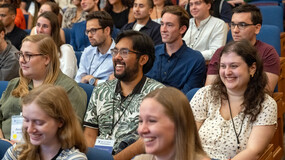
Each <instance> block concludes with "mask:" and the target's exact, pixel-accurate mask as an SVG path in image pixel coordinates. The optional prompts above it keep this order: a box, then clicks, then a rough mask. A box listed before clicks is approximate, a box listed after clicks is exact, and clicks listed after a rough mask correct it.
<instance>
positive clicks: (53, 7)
mask: <svg viewBox="0 0 285 160" xmlns="http://www.w3.org/2000/svg"><path fill="white" fill-rule="evenodd" d="M59 10H60V8H59V7H58V4H56V3H54V2H49V1H48V2H46V3H44V4H43V5H42V6H41V8H40V10H39V12H38V15H37V20H36V24H35V27H33V29H32V30H31V35H35V34H37V33H38V32H37V29H36V27H37V21H38V17H39V16H40V15H41V14H42V13H44V12H53V13H54V14H55V18H56V16H57V15H58V14H59ZM58 26H59V34H60V38H61V41H62V42H63V43H65V34H64V31H63V29H61V27H60V23H58Z"/></svg>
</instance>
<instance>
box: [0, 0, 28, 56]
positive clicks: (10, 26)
mask: <svg viewBox="0 0 285 160" xmlns="http://www.w3.org/2000/svg"><path fill="white" fill-rule="evenodd" d="M0 15H1V16H0V21H2V22H3V24H4V26H5V33H6V35H5V37H6V38H7V39H8V40H10V41H11V43H12V44H13V45H14V46H15V47H16V48H17V49H18V50H20V48H21V44H22V40H23V39H24V38H25V37H26V36H27V32H25V31H24V30H22V29H20V28H18V27H17V26H16V25H15V17H16V8H15V7H14V6H13V5H12V4H3V5H0Z"/></svg>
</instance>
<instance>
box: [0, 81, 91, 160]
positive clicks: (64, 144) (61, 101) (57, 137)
mask: <svg viewBox="0 0 285 160" xmlns="http://www.w3.org/2000/svg"><path fill="white" fill-rule="evenodd" d="M21 104H22V111H23V112H22V113H23V118H24V121H23V138H24V141H25V142H24V143H19V144H16V145H14V146H12V147H10V148H9V149H8V150H7V152H6V154H5V156H4V158H3V159H7V160H8V159H18V160H26V159H77V160H87V157H86V155H85V154H84V152H85V151H86V149H87V147H86V144H85V139H84V135H83V132H82V128H81V125H80V123H79V121H78V119H77V115H76V114H75V112H74V110H73V109H72V105H71V103H70V101H69V99H68V96H67V93H66V91H65V90H64V88H62V87H59V86H53V85H48V84H47V85H42V86H40V87H38V88H35V89H34V90H32V91H31V92H30V93H29V94H27V95H25V96H23V97H22V100H21ZM82 152H83V153H82Z"/></svg>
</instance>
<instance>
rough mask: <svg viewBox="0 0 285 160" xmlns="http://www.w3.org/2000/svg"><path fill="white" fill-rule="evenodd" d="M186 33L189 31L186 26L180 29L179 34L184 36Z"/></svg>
mask: <svg viewBox="0 0 285 160" xmlns="http://www.w3.org/2000/svg"><path fill="white" fill-rule="evenodd" d="M186 31H187V27H186V26H185V25H183V26H182V27H180V28H179V32H180V34H181V35H183V34H184V33H185V32H186Z"/></svg>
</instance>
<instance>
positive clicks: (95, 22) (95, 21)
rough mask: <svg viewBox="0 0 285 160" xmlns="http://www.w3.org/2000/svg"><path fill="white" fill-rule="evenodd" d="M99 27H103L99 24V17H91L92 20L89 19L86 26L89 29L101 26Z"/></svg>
mask: <svg viewBox="0 0 285 160" xmlns="http://www.w3.org/2000/svg"><path fill="white" fill-rule="evenodd" d="M99 27H101V26H100V25H99V20H98V19H91V20H88V21H87V22H86V28H87V29H90V28H99Z"/></svg>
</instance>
